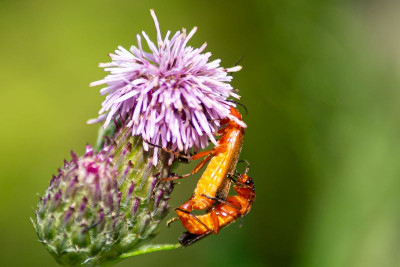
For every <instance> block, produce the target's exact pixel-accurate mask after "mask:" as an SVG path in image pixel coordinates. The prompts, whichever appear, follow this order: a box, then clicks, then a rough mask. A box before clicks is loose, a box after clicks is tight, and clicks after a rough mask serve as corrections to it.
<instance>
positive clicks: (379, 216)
mask: <svg viewBox="0 0 400 267" xmlns="http://www.w3.org/2000/svg"><path fill="white" fill-rule="evenodd" d="M359 2H360V1H354V2H353V3H352V4H350V1H333V0H332V1H317V0H314V1H312V0H303V1H295V0H280V1H270V0H264V1H262V0H259V1H233V0H230V1H221V0H219V1H183V0H182V1H161V0H160V1H132V0H114V1H111V0H108V1H106V0H85V1H83V0H81V1H51V0H41V1H39V0H35V1H0V25H1V27H0V36H1V37H0V58H1V61H2V64H1V65H0V75H1V89H0V99H1V104H0V112H1V113H0V114H1V116H0V123H1V132H0V140H1V148H0V170H1V171H0V210H1V215H0V265H1V266H54V265H55V261H54V260H53V259H52V258H51V256H50V255H49V254H48V253H47V252H46V251H45V249H44V248H43V247H42V245H41V244H39V243H38V242H37V237H36V234H35V232H34V229H33V227H32V225H31V222H30V220H29V217H30V216H32V215H33V210H34V207H35V206H36V202H37V200H38V197H37V193H39V194H42V193H43V192H44V190H45V188H46V186H47V185H48V182H49V179H50V178H51V175H52V174H53V173H55V172H56V170H57V168H58V167H59V166H61V164H62V161H63V159H64V158H69V155H68V153H69V150H70V149H74V150H76V151H77V152H78V153H82V151H83V148H84V145H85V144H86V143H87V142H89V143H91V144H94V143H95V140H96V134H97V127H96V126H93V125H92V126H88V125H86V120H87V119H89V118H93V117H95V116H96V114H97V111H98V109H99V106H100V103H101V102H102V99H103V98H102V97H100V96H99V93H98V90H99V88H89V87H88V84H89V82H91V81H94V80H98V79H101V78H102V77H103V76H104V72H102V70H101V69H99V68H97V63H99V62H107V61H108V57H107V54H108V53H109V52H111V51H113V50H114V49H115V48H116V47H117V46H118V45H122V46H124V47H129V46H130V45H131V44H135V42H136V37H135V35H136V33H139V32H140V31H141V30H145V31H146V32H147V33H149V35H150V36H152V37H153V38H154V37H155V29H154V26H153V22H152V19H151V17H150V14H149V9H150V8H154V9H155V11H156V13H157V15H158V18H159V21H160V25H161V29H162V31H163V32H164V33H165V31H166V30H167V29H170V30H178V29H180V28H181V27H186V28H191V27H193V26H198V27H199V30H198V32H197V33H196V35H195V36H194V38H193V39H192V40H191V45H193V46H200V45H201V44H202V43H203V42H205V41H207V43H208V51H212V52H213V55H214V58H221V59H222V65H223V66H226V67H229V66H232V65H233V63H234V62H235V61H236V60H237V59H238V58H239V57H241V56H245V57H244V60H243V62H242V63H241V64H242V65H243V67H244V68H243V70H242V71H241V72H239V73H237V74H235V79H234V83H233V84H234V86H235V87H237V88H239V89H240V93H241V95H242V102H243V103H244V104H245V105H246V106H247V107H248V109H249V114H248V115H247V116H245V117H244V119H245V121H246V122H247V124H248V129H247V132H246V137H245V145H244V149H243V153H242V156H241V157H242V158H244V159H247V160H249V161H250V162H251V164H252V168H251V175H252V177H253V178H254V180H255V183H256V190H257V199H256V202H255V204H254V207H253V209H252V211H251V212H250V214H249V215H248V216H247V217H246V218H245V220H243V221H242V224H243V226H242V227H240V224H241V223H240V222H238V223H236V224H234V225H232V226H230V227H229V228H227V229H224V230H223V231H222V232H221V233H220V234H219V235H218V236H211V237H209V238H207V239H205V240H203V241H201V242H199V243H198V244H196V245H195V246H192V247H189V248H186V249H177V250H175V251H170V252H159V253H155V254H149V255H143V256H139V257H137V258H133V259H128V260H125V261H123V262H121V263H120V264H119V265H118V266H133V265H135V266H315V267H317V266H318V267H320V266H324V267H330V266H332V267H333V266H352V267H353V266H355V267H358V266H360V267H361V266H363V267H364V266H367V267H368V266H399V265H400V256H399V255H400V253H399V251H400V230H399V229H400V205H399V203H400V194H399V193H398V191H399V188H400V179H399V177H400V164H399V159H400V144H399V143H400V142H399V137H400V124H399V119H398V118H399V116H398V114H399V106H400V105H399V101H400V94H399V85H400V83H399V79H398V78H397V77H396V74H397V75H398V73H399V72H398V69H396V68H395V64H394V60H392V58H390V57H384V56H382V53H380V52H381V51H380V48H379V47H378V48H376V47H375V46H373V45H371V43H370V42H369V40H370V39H369V37H370V31H369V29H368V27H366V24H365V20H363V19H362V18H361V17H360V16H358V13H357V12H356V11H357V10H359V9H360V8H362V7H361V6H362V4H361V3H359ZM365 2H366V3H364V4H365V5H369V4H371V2H373V1H365ZM377 2H379V1H377ZM384 2H385V3H386V4H388V3H389V1H384ZM389 4H390V3H389ZM387 54H390V53H389V52H387ZM388 58H389V59H388ZM189 168H190V166H186V167H183V168H182V169H181V170H180V171H181V172H184V171H186V170H188V169H189ZM195 182H196V178H193V177H191V178H188V179H187V180H186V181H182V182H181V184H180V185H179V186H177V187H176V189H175V191H174V194H173V199H172V206H178V205H179V204H181V203H183V201H185V200H186V199H188V198H189V196H190V195H191V192H192V190H193V188H194V185H195ZM170 216H171V217H172V216H173V214H172V213H171V215H170ZM182 230H183V229H182V227H181V226H180V225H179V224H175V225H173V226H172V227H171V228H170V229H168V228H166V227H165V229H163V231H162V232H161V233H160V235H159V237H157V241H158V242H160V243H172V242H175V241H176V239H177V237H178V236H179V234H180V232H182Z"/></svg>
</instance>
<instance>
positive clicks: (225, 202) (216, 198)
mask: <svg viewBox="0 0 400 267" xmlns="http://www.w3.org/2000/svg"><path fill="white" fill-rule="evenodd" d="M202 196H203V197H206V198H208V199H211V200H214V201H216V202H219V203H224V204H225V205H227V206H229V207H231V208H234V209H237V210H241V209H242V207H241V206H240V203H239V206H235V205H233V204H231V203H229V202H227V201H226V200H225V199H222V198H218V197H210V196H207V195H204V194H202Z"/></svg>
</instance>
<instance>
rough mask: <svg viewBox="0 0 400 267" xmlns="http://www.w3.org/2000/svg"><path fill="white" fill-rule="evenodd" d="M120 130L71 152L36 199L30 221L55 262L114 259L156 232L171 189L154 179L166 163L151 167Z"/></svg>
mask: <svg viewBox="0 0 400 267" xmlns="http://www.w3.org/2000/svg"><path fill="white" fill-rule="evenodd" d="M126 133H127V128H125V129H122V130H121V131H120V132H119V133H117V134H116V136H115V138H114V139H113V140H110V141H109V142H108V143H109V145H107V146H106V147H105V148H104V149H103V150H102V151H100V152H98V153H96V152H94V151H93V149H92V148H91V147H90V146H87V148H86V153H85V155H84V156H82V157H80V158H78V157H77V156H76V154H75V153H73V152H71V155H72V160H71V161H70V162H67V161H65V163H64V166H63V168H62V169H59V172H58V175H57V176H54V177H53V179H52V180H51V182H50V186H49V187H48V188H47V190H46V192H45V194H44V196H43V197H41V198H40V201H39V203H38V208H37V211H36V217H35V219H33V220H32V221H33V223H34V226H35V229H36V231H37V234H38V237H39V240H40V242H41V243H43V245H44V246H45V247H46V248H47V250H48V251H49V252H50V253H51V254H52V255H53V256H54V258H55V259H56V260H57V261H58V262H59V263H60V264H66V265H77V264H85V265H95V264H99V263H102V262H106V261H115V260H118V259H120V258H121V257H123V255H126V253H131V252H133V251H136V250H138V249H139V248H140V245H141V244H142V242H143V241H146V240H149V239H150V238H152V237H153V236H154V235H155V234H157V232H158V231H159V226H160V222H161V220H162V219H163V218H164V217H165V216H166V215H167V213H168V210H169V206H168V199H169V194H170V193H171V191H172V183H159V182H158V179H159V176H166V175H167V173H168V170H167V169H166V168H165V166H166V165H167V164H165V163H164V162H165V160H164V162H161V161H159V162H158V164H157V165H156V166H153V164H152V160H151V157H149V156H147V155H146V152H144V151H143V148H142V146H141V144H138V142H137V141H135V140H134V138H133V137H132V136H131V135H130V134H126ZM128 133H129V132H128ZM171 248H175V247H170V249H171Z"/></svg>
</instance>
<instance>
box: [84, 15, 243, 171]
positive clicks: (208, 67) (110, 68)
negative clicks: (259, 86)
mask: <svg viewBox="0 0 400 267" xmlns="http://www.w3.org/2000/svg"><path fill="white" fill-rule="evenodd" d="M151 15H152V17H153V19H154V23H155V26H156V31H157V43H156V44H155V43H153V42H152V41H151V40H150V38H149V37H148V35H147V34H146V33H145V32H142V35H143V37H144V39H145V40H146V43H147V45H148V47H149V49H150V53H149V52H145V50H144V49H143V46H142V37H141V36H140V35H139V34H138V35H137V45H138V47H136V46H132V47H131V48H130V49H129V51H128V50H126V49H125V48H123V47H121V46H119V47H118V49H117V50H115V54H110V57H111V59H112V61H111V62H110V63H101V64H100V67H104V68H105V71H107V72H109V73H110V74H109V75H108V76H106V77H105V78H104V79H102V80H100V81H96V82H93V83H91V84H90V85H91V86H96V85H103V84H104V85H106V87H105V88H103V89H101V91H100V92H101V94H102V95H105V94H107V96H106V99H105V100H104V102H103V104H102V106H103V107H102V109H101V110H100V111H99V114H100V116H99V118H98V119H95V120H91V121H89V123H94V122H100V121H103V120H105V123H104V127H106V126H107V125H108V124H109V123H110V122H111V121H112V120H113V119H117V118H118V117H119V116H121V117H122V118H124V119H125V120H126V121H127V126H128V127H130V128H131V129H132V135H134V136H136V135H137V136H141V137H142V138H143V139H144V140H146V141H148V142H151V143H153V144H156V145H161V146H162V147H168V148H170V149H171V150H173V151H180V152H182V151H184V152H186V151H188V150H190V149H192V148H193V149H194V150H199V149H203V148H205V147H206V146H207V145H208V142H209V141H208V140H209V139H210V140H211V141H212V142H213V143H216V140H215V138H214V137H213V135H212V134H213V133H214V132H215V131H216V130H217V129H218V127H219V120H221V119H224V118H231V119H233V120H237V119H236V118H235V117H233V116H231V115H230V106H231V105H234V104H233V103H232V102H230V101H229V100H228V98H229V97H234V98H237V99H238V98H239V95H237V94H236V93H235V90H234V89H233V87H232V86H231V85H230V82H231V80H232V76H230V75H229V73H230V72H235V71H239V70H240V69H241V67H240V66H235V67H232V68H228V69H225V68H223V67H220V65H219V64H220V60H219V59H217V60H214V61H210V57H211V53H210V52H206V53H203V51H204V50H205V48H206V45H207V44H206V43H205V44H203V45H202V46H201V47H200V48H193V47H191V46H188V42H189V40H190V39H191V38H192V36H193V35H194V33H195V32H196V30H197V28H196V27H195V28H193V30H191V31H190V32H189V34H187V33H186V30H185V29H183V30H182V32H181V31H178V32H176V33H175V34H174V35H173V36H172V37H170V35H171V32H170V31H168V32H167V33H166V35H165V36H162V34H161V30H160V27H159V23H158V20H157V18H156V15H155V13H154V11H153V10H151ZM237 121H238V120H237ZM238 123H240V124H241V125H242V126H243V127H245V124H244V123H243V122H242V121H238ZM143 146H144V147H145V149H146V150H147V149H148V144H147V143H146V142H143ZM157 155H158V151H157V148H155V149H154V157H153V160H154V163H156V162H157Z"/></svg>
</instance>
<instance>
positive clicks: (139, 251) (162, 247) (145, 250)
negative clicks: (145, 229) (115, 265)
mask: <svg viewBox="0 0 400 267" xmlns="http://www.w3.org/2000/svg"><path fill="white" fill-rule="evenodd" d="M179 247H181V245H180V244H163V245H147V246H143V247H141V248H139V249H137V250H135V251H133V252H129V253H124V254H122V255H120V256H119V258H120V259H126V258H130V257H134V256H138V255H142V254H147V253H151V252H157V251H167V250H173V249H177V248H179Z"/></svg>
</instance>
